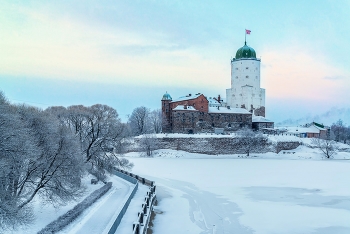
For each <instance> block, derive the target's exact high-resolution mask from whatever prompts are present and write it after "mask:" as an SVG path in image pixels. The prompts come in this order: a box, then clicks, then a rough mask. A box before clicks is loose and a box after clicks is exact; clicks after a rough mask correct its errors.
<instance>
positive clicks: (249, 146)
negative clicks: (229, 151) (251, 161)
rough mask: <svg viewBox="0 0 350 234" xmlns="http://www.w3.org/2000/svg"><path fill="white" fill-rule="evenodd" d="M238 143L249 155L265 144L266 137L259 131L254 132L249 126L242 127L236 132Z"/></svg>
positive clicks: (259, 149)
mask: <svg viewBox="0 0 350 234" xmlns="http://www.w3.org/2000/svg"><path fill="white" fill-rule="evenodd" d="M237 134H238V140H239V145H240V147H241V148H242V149H243V151H244V152H245V153H246V154H247V156H249V154H250V153H251V152H253V151H254V152H259V151H261V150H262V149H263V148H264V146H266V144H267V137H265V136H264V135H263V134H261V133H257V132H254V131H253V130H251V129H249V128H243V129H241V130H240V131H238V132H237Z"/></svg>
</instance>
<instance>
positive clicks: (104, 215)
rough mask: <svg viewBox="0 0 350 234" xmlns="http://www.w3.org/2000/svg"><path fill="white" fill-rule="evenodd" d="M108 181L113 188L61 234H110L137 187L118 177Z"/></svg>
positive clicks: (110, 178)
mask: <svg viewBox="0 0 350 234" xmlns="http://www.w3.org/2000/svg"><path fill="white" fill-rule="evenodd" d="M108 181H110V182H112V183H113V184H112V188H111V189H110V190H109V191H108V192H107V193H106V194H105V195H104V196H103V197H101V198H100V199H99V200H98V201H97V202H95V203H94V204H93V205H92V206H90V207H89V208H88V209H87V210H85V211H84V212H83V214H82V215H80V216H79V217H78V218H77V219H76V220H74V222H73V223H71V224H70V225H68V226H67V227H66V228H64V229H63V230H62V231H61V232H59V234H64V233H81V234H85V233H108V231H109V228H110V227H111V226H112V224H113V223H114V220H115V218H116V215H118V214H119V213H120V211H121V209H122V208H123V206H124V204H125V202H126V200H127V199H128V198H129V196H130V194H131V192H132V189H133V188H134V187H135V185H134V184H131V183H130V182H128V181H126V180H123V179H121V178H119V177H117V176H110V177H109V178H108Z"/></svg>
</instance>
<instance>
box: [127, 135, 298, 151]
mask: <svg viewBox="0 0 350 234" xmlns="http://www.w3.org/2000/svg"><path fill="white" fill-rule="evenodd" d="M140 140H141V138H135V139H134V140H133V142H132V143H130V144H129V146H128V147H127V150H126V151H127V152H141V151H142V150H141V147H140ZM156 141H157V148H158V149H173V150H183V151H186V152H190V153H201V154H211V155H215V154H244V153H245V151H244V147H243V146H242V145H241V144H240V141H239V138H233V137H221V138H217V137H208V138H195V137H188V138H181V137H179V138H168V137H164V138H157V140H156ZM299 144H300V143H299V142H277V143H276V144H272V143H270V142H268V141H265V140H261V141H260V143H259V145H257V146H256V147H254V148H253V149H252V150H251V153H265V152H277V153H278V152H280V151H281V150H291V149H295V148H297V147H298V146H299Z"/></svg>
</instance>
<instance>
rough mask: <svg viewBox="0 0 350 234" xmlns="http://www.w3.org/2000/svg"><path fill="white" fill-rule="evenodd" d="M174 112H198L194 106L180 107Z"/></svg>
mask: <svg viewBox="0 0 350 234" xmlns="http://www.w3.org/2000/svg"><path fill="white" fill-rule="evenodd" d="M185 107H186V108H185ZM173 110H174V111H179V110H182V111H198V110H196V109H195V108H194V107H193V106H184V105H178V106H177V107H175V108H174V109H173Z"/></svg>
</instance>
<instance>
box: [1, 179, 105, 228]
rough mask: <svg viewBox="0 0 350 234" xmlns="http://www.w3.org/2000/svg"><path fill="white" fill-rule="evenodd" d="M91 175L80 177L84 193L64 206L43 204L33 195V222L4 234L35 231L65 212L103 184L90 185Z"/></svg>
mask: <svg viewBox="0 0 350 234" xmlns="http://www.w3.org/2000/svg"><path fill="white" fill-rule="evenodd" d="M91 178H93V177H92V176H91V175H87V176H85V177H84V178H83V179H82V183H83V184H84V186H85V187H86V190H85V193H84V196H83V197H80V198H79V199H77V201H72V202H69V203H68V204H67V205H65V206H59V207H56V208H55V207H53V206H52V205H51V204H43V203H41V202H40V198H39V197H35V198H34V201H33V202H32V204H31V205H32V206H33V209H34V214H35V220H34V222H33V223H32V224H31V225H29V226H27V227H19V228H18V230H16V231H6V232H4V234H10V233H11V234H13V233H23V234H26V233H28V234H29V233H37V232H38V231H40V230H41V229H43V228H44V227H45V226H46V225H47V224H49V223H51V222H52V221H54V220H56V219H57V218H58V217H59V216H61V215H63V214H65V213H66V212H67V211H69V210H70V209H72V208H73V207H74V206H75V205H76V204H78V203H79V202H81V201H82V200H84V199H85V198H86V197H87V196H88V195H89V194H90V193H92V192H93V191H95V190H96V189H99V188H101V187H102V186H103V185H104V184H103V183H102V182H98V184H96V185H92V184H91V183H90V181H91Z"/></svg>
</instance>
